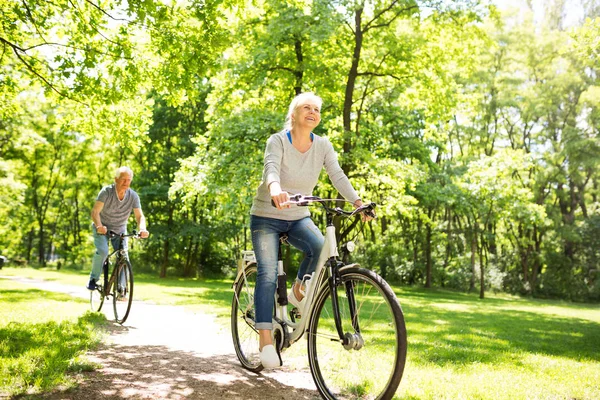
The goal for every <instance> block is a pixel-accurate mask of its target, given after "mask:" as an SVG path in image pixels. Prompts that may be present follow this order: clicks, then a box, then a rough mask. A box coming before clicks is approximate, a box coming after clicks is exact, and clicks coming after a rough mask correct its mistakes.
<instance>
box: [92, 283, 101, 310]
mask: <svg viewBox="0 0 600 400" xmlns="http://www.w3.org/2000/svg"><path fill="white" fill-rule="evenodd" d="M103 304H104V295H103V294H102V288H101V287H100V288H97V289H94V290H90V307H91V309H92V311H93V312H99V311H100V310H102V305H103Z"/></svg>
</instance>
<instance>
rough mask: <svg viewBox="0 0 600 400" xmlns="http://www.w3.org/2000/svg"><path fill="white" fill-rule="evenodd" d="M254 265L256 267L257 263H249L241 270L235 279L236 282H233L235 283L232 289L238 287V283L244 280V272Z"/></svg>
mask: <svg viewBox="0 0 600 400" xmlns="http://www.w3.org/2000/svg"><path fill="white" fill-rule="evenodd" d="M252 264H255V265H256V263H255V262H250V263H248V264H247V265H246V266H244V268H242V269H240V270H239V272H238V273H237V275H236V277H235V280H234V281H233V283H232V284H231V287H234V286H236V285H237V283H238V282H239V281H240V279H243V278H244V270H245V269H246V268H248V267H249V266H250V265H252Z"/></svg>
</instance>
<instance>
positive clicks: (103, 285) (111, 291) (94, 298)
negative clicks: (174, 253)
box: [90, 231, 140, 324]
mask: <svg viewBox="0 0 600 400" xmlns="http://www.w3.org/2000/svg"><path fill="white" fill-rule="evenodd" d="M107 236H108V237H109V238H111V239H112V238H115V237H119V248H118V249H117V250H114V251H113V252H112V253H110V254H109V256H108V257H106V260H105V261H104V264H103V265H102V271H103V276H104V279H103V280H101V282H98V283H97V285H96V286H97V288H96V290H92V291H91V292H90V305H91V307H92V311H94V312H95V311H100V310H101V309H102V305H103V304H104V300H105V299H107V298H110V297H112V301H113V309H114V312H115V321H117V322H118V323H119V324H123V323H124V322H125V320H126V319H127V317H128V316H129V311H130V310H131V302H132V300H133V272H132V269H131V263H130V262H129V260H128V259H127V251H126V250H124V249H123V244H124V241H125V238H128V237H131V238H136V239H139V238H140V235H139V233H138V232H136V231H133V232H132V233H131V234H125V233H121V234H118V233H114V232H112V231H111V232H109V233H108V234H107ZM111 265H113V266H114V267H113V269H112V273H111V274H110V278H109V276H108V271H109V270H110V266H111Z"/></svg>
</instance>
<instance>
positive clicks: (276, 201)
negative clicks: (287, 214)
mask: <svg viewBox="0 0 600 400" xmlns="http://www.w3.org/2000/svg"><path fill="white" fill-rule="evenodd" d="M269 191H270V192H271V202H272V203H273V205H274V206H275V207H277V209H278V210H282V209H284V208H290V207H291V206H292V205H291V204H285V203H287V202H288V201H290V195H289V193H288V192H284V191H283V190H281V186H279V183H278V182H273V183H271V185H270V186H269Z"/></svg>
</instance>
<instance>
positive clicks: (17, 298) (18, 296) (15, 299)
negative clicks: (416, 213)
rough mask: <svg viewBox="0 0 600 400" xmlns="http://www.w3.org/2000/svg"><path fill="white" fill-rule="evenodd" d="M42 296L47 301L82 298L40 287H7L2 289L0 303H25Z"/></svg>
mask: <svg viewBox="0 0 600 400" xmlns="http://www.w3.org/2000/svg"><path fill="white" fill-rule="evenodd" d="M40 297H43V298H44V299H46V300H48V301H80V302H85V301H86V300H83V299H74V298H73V297H72V296H71V295H69V294H66V293H59V292H49V291H46V290H40V289H33V288H32V289H8V290H2V303H27V302H28V301H31V302H38V301H39V298H40Z"/></svg>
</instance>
